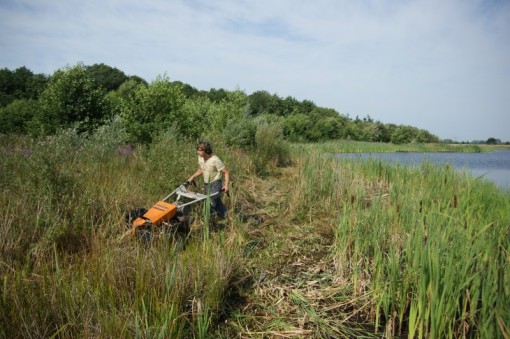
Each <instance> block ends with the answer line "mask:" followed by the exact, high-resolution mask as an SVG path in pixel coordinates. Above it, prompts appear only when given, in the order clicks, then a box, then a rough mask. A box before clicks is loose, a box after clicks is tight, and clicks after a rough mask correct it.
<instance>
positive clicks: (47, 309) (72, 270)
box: [0, 131, 251, 338]
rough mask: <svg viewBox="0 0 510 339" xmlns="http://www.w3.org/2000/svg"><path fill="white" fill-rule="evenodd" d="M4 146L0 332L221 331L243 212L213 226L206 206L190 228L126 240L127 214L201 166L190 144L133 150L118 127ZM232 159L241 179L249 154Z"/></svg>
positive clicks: (167, 142) (166, 139)
mask: <svg viewBox="0 0 510 339" xmlns="http://www.w3.org/2000/svg"><path fill="white" fill-rule="evenodd" d="M0 152H1V153H2V154H1V156H0V158H1V159H2V160H1V161H0V167H1V168H0V188H1V194H0V206H1V209H2V214H1V219H0V236H1V237H2V242H1V244H0V277H1V288H0V337H134V336H135V337H196V338H205V337H207V336H208V334H210V333H211V331H213V330H214V326H215V325H214V324H215V323H216V322H217V321H218V319H219V317H221V316H222V315H224V313H225V307H226V305H227V304H228V300H227V299H228V298H229V294H230V293H231V292H230V290H231V289H232V286H233V284H234V283H235V281H236V279H237V277H238V275H239V274H240V267H241V265H242V260H243V256H242V251H243V248H242V246H241V244H242V243H243V241H242V234H243V233H242V232H239V231H237V228H238V227H241V226H239V225H238V224H236V223H235V220H233V221H232V223H230V224H228V227H226V228H225V230H223V231H222V232H213V233H209V232H207V230H208V227H207V226H205V222H204V215H203V213H202V208H200V207H197V208H196V209H194V210H192V212H191V213H193V214H194V215H196V221H195V223H194V224H193V225H192V231H191V232H190V233H189V234H185V235H183V236H181V237H176V236H171V235H170V236H169V235H168V234H163V233H162V234H159V236H157V237H155V239H154V241H151V242H149V243H147V242H145V241H141V240H137V239H132V241H127V242H126V241H120V236H121V235H122V234H123V233H124V232H125V230H126V229H125V225H124V215H125V213H126V212H127V211H129V210H131V209H133V208H137V207H150V206H151V205H152V204H153V203H154V202H155V201H156V199H159V198H160V197H163V196H165V195H166V194H167V193H168V192H169V191H170V190H172V189H173V188H175V187H176V186H177V185H178V184H180V183H182V182H184V181H185V180H186V178H187V176H189V174H190V173H193V172H194V171H195V170H196V166H197V165H196V151H195V148H194V143H193V142H186V141H183V140H179V139H177V138H174V137H173V136H172V134H171V133H169V134H167V135H163V136H161V137H160V139H159V140H157V141H156V142H154V143H153V144H152V145H151V146H150V147H142V146H137V147H134V146H132V145H122V144H117V143H116V142H115V134H114V133H105V134H103V135H95V136H92V137H90V138H84V137H81V136H78V135H76V134H75V133H73V132H72V131H68V132H64V133H61V134H59V135H58V136H56V137H52V138H49V139H45V140H44V141H41V142H35V141H33V140H29V139H22V138H14V139H9V140H7V139H6V138H2V139H1V140H0ZM225 152H226V153H228V152H230V151H229V150H228V149H227V148H225ZM225 157H226V158H228V160H229V166H230V167H231V168H232V170H233V173H234V175H233V180H234V181H235V177H236V175H235V173H236V172H246V173H249V171H250V168H249V166H250V164H251V162H250V160H249V159H247V158H246V157H244V158H243V155H242V154H236V155H235V156H233V155H230V154H225ZM240 168H242V171H240V170H239V169H240ZM232 200H233V201H234V200H235V196H232ZM205 218H206V216H205Z"/></svg>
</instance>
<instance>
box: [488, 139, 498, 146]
mask: <svg viewBox="0 0 510 339" xmlns="http://www.w3.org/2000/svg"><path fill="white" fill-rule="evenodd" d="M486 143H487V145H496V144H497V143H498V141H497V140H496V138H489V139H487V142H486Z"/></svg>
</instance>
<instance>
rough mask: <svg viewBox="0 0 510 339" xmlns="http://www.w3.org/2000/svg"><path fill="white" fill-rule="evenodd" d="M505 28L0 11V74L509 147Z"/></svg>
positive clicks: (376, 11) (453, 1)
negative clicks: (267, 108)
mask: <svg viewBox="0 0 510 339" xmlns="http://www.w3.org/2000/svg"><path fill="white" fill-rule="evenodd" d="M509 19H510V6H509V5H508V4H507V3H505V2H504V1H482V0H470V1H461V0H449V1H438V0H433V1H425V0H407V1H398V2H397V1H390V0H372V1H346V0H345V1H333V0H318V1H313V2H312V1H306V2H305V1H299V2H296V1H290V0H279V1H267V0H260V1H237V0H236V1H234V0H222V1H205V0H202V1H201V0H194V1H178V0H174V1H163V0H156V1H134V0H128V1H120V0H107V1H98V0H91V1H87V2H82V1H77V0H71V1H66V2H61V1H49V0H44V1H35V0H20V1H4V2H2V3H0V48H1V50H2V53H0V67H8V68H11V69H13V68H16V67H19V66H26V67H28V68H29V69H31V70H33V71H34V72H44V73H52V72H53V71H55V70H56V69H58V68H61V67H64V66H66V65H73V64H76V63H77V62H79V61H83V62H84V63H85V64H93V63H100V62H103V63H105V64H108V65H110V66H113V67H117V68H119V69H121V70H123V71H124V72H126V73H127V74H133V75H139V76H142V77H144V78H145V79H146V80H149V81H150V80H153V79H154V78H155V77H156V76H157V75H159V74H163V73H167V74H168V75H169V76H170V78H171V79H175V80H181V81H184V82H187V83H189V84H190V85H192V86H195V87H197V88H200V89H209V88H211V87H214V88H225V89H234V88H235V87H236V86H239V87H240V88H241V89H243V90H246V91H247V92H248V93H250V92H252V91H255V90H267V91H269V92H270V93H277V94H278V95H280V96H288V95H290V96H294V97H296V98H298V99H300V100H303V99H308V100H312V101H314V102H315V103H316V104H318V105H320V106H326V107H331V108H335V109H336V110H337V111H339V112H341V113H343V114H347V113H348V114H350V116H351V117H353V116H356V115H359V116H366V115H367V114H369V115H370V116H371V117H372V118H374V119H377V120H380V121H383V122H385V123H390V122H391V123H397V124H400V123H402V124H409V125H413V126H416V127H419V128H424V129H427V130H429V131H431V132H432V133H435V134H437V135H439V136H440V137H442V138H455V139H461V140H470V139H486V138H488V137H489V136H494V137H497V138H501V139H503V140H510V132H509V131H507V128H504V127H502V126H507V125H509V123H510V112H509V109H510V107H509V106H510V105H509V103H508V100H507V99H506V98H507V97H508V94H509V93H508V91H509V88H510V86H509V85H510V62H509V61H508V60H510V47H509V46H510V44H509V42H510V27H509V26H510V20H509ZM454 126H455V127H454Z"/></svg>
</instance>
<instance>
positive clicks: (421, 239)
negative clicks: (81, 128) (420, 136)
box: [0, 132, 510, 338]
mask: <svg viewBox="0 0 510 339" xmlns="http://www.w3.org/2000/svg"><path fill="white" fill-rule="evenodd" d="M436 147H437V148H436ZM448 147H450V146H448V145H439V146H436V145H410V146H406V147H404V146H395V145H383V144H367V143H354V142H339V143H330V144H322V145H304V146H303V145H296V146H295V147H293V148H292V149H293V154H292V166H289V167H287V168H285V169H283V170H278V169H275V168H274V167H271V166H269V167H265V166H268V165H267V164H271V159H266V158H261V159H256V158H254V157H256V156H257V152H254V153H253V154H250V153H247V152H245V151H242V150H239V149H235V148H229V147H226V146H224V145H221V147H217V150H218V151H219V152H220V154H219V155H220V156H221V157H222V159H224V160H225V162H226V163H227V164H228V166H229V167H230V169H231V173H232V177H231V181H232V187H233V188H232V190H231V192H230V197H229V198H228V199H229V200H228V201H229V204H228V206H230V209H231V216H232V217H231V219H230V220H229V221H228V223H226V225H225V228H224V229H222V230H220V231H215V232H209V228H208V227H206V226H205V225H206V224H207V222H208V217H209V216H208V215H207V213H204V211H203V209H202V208H200V207H197V208H195V209H193V210H192V211H191V213H192V214H194V215H195V216H196V217H197V219H196V222H195V223H194V224H193V225H192V232H191V233H190V234H189V235H187V236H186V237H185V238H184V239H183V238H171V237H170V238H169V237H167V236H166V237H164V236H161V237H159V238H157V240H155V241H154V242H152V243H150V244H147V243H145V242H143V241H137V240H136V239H132V240H131V241H120V237H121V235H122V234H123V233H124V231H125V228H124V227H125V226H124V222H123V218H124V213H125V212H127V211H129V210H130V209H133V208H137V207H149V206H151V205H152V204H153V203H154V202H155V201H156V200H157V199H159V198H160V197H163V196H165V195H166V194H167V193H168V192H170V191H171V190H173V189H174V188H175V187H176V186H177V185H178V184H180V183H182V182H184V181H185V180H186V178H187V177H188V176H189V174H190V173H193V172H194V171H195V169H196V152H195V150H194V145H193V142H187V141H183V140H180V139H177V138H175V137H173V136H172V134H171V133H169V134H167V135H163V136H161V137H160V138H159V139H157V140H156V142H155V143H154V144H153V145H151V146H150V147H147V146H145V147H142V146H136V147H134V148H133V149H131V148H126V146H125V145H119V144H117V143H116V141H115V135H114V134H111V135H109V134H108V133H106V134H104V135H101V137H99V136H93V137H91V138H88V139H86V138H83V137H80V136H77V135H75V134H74V133H72V132H65V133H61V134H59V135H58V136H56V137H52V138H48V139H45V140H41V141H34V140H31V139H25V138H21V137H18V138H7V137H5V136H4V137H0V158H1V159H2V160H1V161H0V193H1V195H0V208H1V209H2V214H1V217H0V237H1V238H2V242H1V243H0V278H1V279H0V286H1V287H0V337H52V336H55V337H57V336H58V337H135V336H136V337H196V338H205V337H211V336H216V337H230V336H243V335H253V336H271V335H287V336H292V335H294V336H296V335H297V336H300V335H301V336H311V337H331V336H339V337H341V336H343V337H349V336H359V335H366V336H376V337H377V336H388V337H392V336H409V337H454V338H457V337H463V336H467V337H479V338H489V337H490V338H504V337H508V335H509V331H510V329H509V327H508V324H510V306H509V305H510V287H509V286H510V268H509V264H510V259H509V258H510V257H509V254H508V253H510V238H509V237H508V234H510V224H509V220H510V197H509V195H508V192H502V191H500V190H498V189H497V188H496V187H495V186H494V185H493V184H491V183H489V182H486V181H484V180H481V179H475V178H472V177H470V176H469V175H467V174H459V173H457V172H456V171H454V170H453V169H451V168H449V167H435V166H432V165H431V164H424V165H423V166H422V167H421V168H406V167H400V166H398V165H390V164H386V163H383V162H380V161H376V160H371V161H356V160H349V161H338V160H337V159H334V158H333V157H331V156H329V155H327V154H325V153H330V152H350V151H357V152H359V151H372V152H375V151H395V150H397V151H411V150H415V151H417V150H420V149H422V150H429V151H430V150H443V151H448V149H449V148H448ZM452 147H453V146H452ZM454 147H455V148H453V149H455V150H457V149H458V148H457V147H459V146H454ZM469 147H471V146H469ZM469 147H468V148H467V149H466V151H476V149H474V148H469ZM485 149H486V147H482V146H480V150H482V151H484V150H485ZM451 150H452V149H450V151H451ZM276 152H279V151H278V150H276ZM277 163H278V161H276V162H273V163H272V166H274V165H276V164H277ZM282 163H287V164H288V161H287V160H286V161H284V162H282ZM265 164H266V165H265ZM280 164H281V163H280ZM262 174H263V176H260V175H262ZM238 209H240V210H243V211H247V213H248V212H249V213H251V212H252V211H256V212H261V214H263V215H264V217H265V221H264V222H263V223H262V224H261V225H259V226H253V225H252V224H250V223H249V222H246V221H243V220H242V218H240V216H239V213H237V210H238ZM206 211H207V209H206ZM322 252H324V253H322ZM293 260H300V261H298V262H296V261H293ZM316 261H319V262H318V263H317V262H316ZM313 265H317V266H313ZM295 268H299V270H300V272H299V274H298V275H296V274H295V272H294V269H295ZM264 270H265V271H264ZM271 272H274V273H271ZM262 273H264V274H266V273H267V275H270V274H274V275H275V279H274V280H268V281H265V280H263V279H262V278H261V277H262ZM259 280H260V282H259ZM273 284H275V285H273ZM257 293H259V294H257ZM236 298H238V299H239V300H232V299H236ZM236 303H240V304H236ZM276 303H278V304H276ZM326 306H327V307H326ZM261 314H264V316H261Z"/></svg>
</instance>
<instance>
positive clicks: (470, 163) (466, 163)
mask: <svg viewBox="0 0 510 339" xmlns="http://www.w3.org/2000/svg"><path fill="white" fill-rule="evenodd" d="M337 156H338V157H339V158H341V159H368V158H374V159H381V160H385V161H389V162H391V163H399V164H402V165H407V166H420V165H421V163H422V162H423V161H428V162H430V163H433V164H438V165H445V164H450V165H451V166H454V167H455V168H456V169H457V170H459V171H461V170H466V171H469V172H470V173H471V174H472V175H473V176H474V177H483V178H485V179H488V180H491V181H493V182H494V183H495V184H496V185H497V186H499V187H501V188H503V189H510V150H498V151H495V152H483V153H445V152H438V153H414V152H409V153H407V152H405V153H404V152H392V153H339V154H337Z"/></svg>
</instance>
